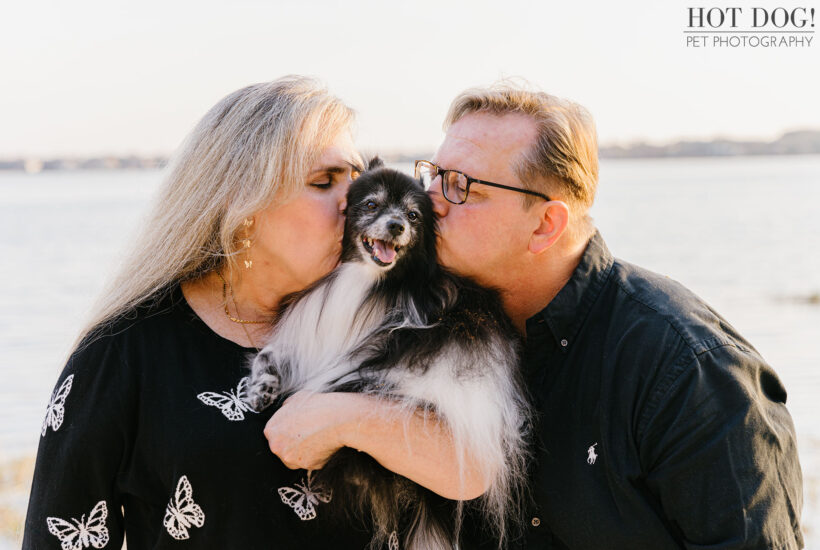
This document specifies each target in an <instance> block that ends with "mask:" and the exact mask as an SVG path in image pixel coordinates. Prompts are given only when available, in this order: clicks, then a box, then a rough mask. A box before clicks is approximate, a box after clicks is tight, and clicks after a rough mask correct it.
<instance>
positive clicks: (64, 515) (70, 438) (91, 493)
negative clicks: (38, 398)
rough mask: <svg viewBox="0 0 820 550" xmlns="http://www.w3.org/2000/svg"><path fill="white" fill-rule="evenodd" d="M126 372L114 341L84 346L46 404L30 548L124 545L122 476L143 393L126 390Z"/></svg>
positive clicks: (28, 529) (27, 539)
mask: <svg viewBox="0 0 820 550" xmlns="http://www.w3.org/2000/svg"><path fill="white" fill-rule="evenodd" d="M126 370H127V364H126V363H125V361H123V359H122V356H121V354H120V352H119V349H118V347H117V345H116V344H115V341H114V338H113V337H105V336H103V337H100V338H99V339H97V340H95V341H92V342H91V343H89V344H81V345H80V347H79V348H78V351H76V352H75V353H74V354H73V355H72V356H71V358H70V359H69V360H68V363H67V365H66V367H65V368H64V369H63V372H62V374H61V375H60V377H59V379H58V381H57V385H56V386H55V389H54V393H53V394H52V396H51V398H50V400H49V402H48V405H47V411H46V417H45V420H44V423H43V429H42V432H41V438H40V446H39V449H38V452H37V462H36V464H35V469H34V480H33V482H32V487H31V495H30V498H29V505H28V513H27V515H26V522H25V533H24V538H23V549H24V550H34V549H37V550H43V549H48V548H55V549H56V548H61V547H62V548H74V547H77V548H80V547H85V545H87V544H90V545H91V547H93V548H107V549H111V548H121V547H122V542H123V516H122V499H121V496H120V494H119V492H118V490H117V477H118V474H120V473H121V471H122V468H123V465H124V463H125V460H124V457H126V456H127V453H128V452H129V451H128V448H129V446H130V445H131V442H132V441H133V437H132V433H131V428H130V427H129V426H131V425H132V422H131V413H130V411H131V410H133V398H130V397H129V394H130V395H133V393H134V391H135V390H136V389H135V388H133V387H132V388H131V389H130V391H126V387H127V384H126V383H125V380H126ZM83 536H87V537H88V539H87V540H86V541H84V542H83V541H81V537H83ZM72 544H73V545H72Z"/></svg>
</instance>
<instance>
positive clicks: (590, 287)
mask: <svg viewBox="0 0 820 550" xmlns="http://www.w3.org/2000/svg"><path fill="white" fill-rule="evenodd" d="M613 263H614V259H613V257H612V254H611V253H610V252H609V248H607V246H606V243H605V242H604V238H603V237H602V236H601V233H600V232H599V231H597V230H596V231H595V234H594V235H593V236H592V238H591V239H590V240H589V243H588V244H587V247H586V249H585V250H584V254H583V255H582V256H581V261H580V263H579V264H578V266H577V267H576V268H575V271H574V272H573V273H572V276H571V277H570V279H569V281H567V284H565V285H564V286H563V288H561V290H560V291H559V292H558V294H557V295H556V296H555V298H553V299H552V301H551V302H550V303H549V304H548V305H547V307H545V308H544V309H542V310H541V311H540V312H538V313H536V314H535V315H533V316H532V317H530V318H529V319H527V336H531V335H535V334H537V333H538V332H540V330H539V328H540V327H539V325H540V326H543V325H544V324H545V323H546V325H547V327H549V331H550V332H551V333H552V336H553V338H555V343H556V344H557V346H558V349H560V350H561V351H562V352H563V353H566V352H567V350H568V349H569V347H570V346H572V344H573V342H574V341H575V337H576V335H577V334H578V330H579V329H580V327H581V324H582V323H583V322H584V320H585V319H586V317H587V315H588V314H589V310H590V308H591V307H592V304H593V303H594V302H595V299H596V298H597V297H598V295H599V294H600V293H601V289H602V288H603V286H604V283H605V282H606V280H607V279H608V278H609V274H610V272H611V271H612V265H613ZM531 331H532V332H531Z"/></svg>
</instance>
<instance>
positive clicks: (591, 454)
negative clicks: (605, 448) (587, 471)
mask: <svg viewBox="0 0 820 550" xmlns="http://www.w3.org/2000/svg"><path fill="white" fill-rule="evenodd" d="M596 445H597V443H593V444H592V445H591V446H590V448H589V449H587V464H590V465H592V464H595V460H596V459H597V458H598V455H596V454H595V446H596Z"/></svg>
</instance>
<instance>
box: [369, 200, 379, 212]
mask: <svg viewBox="0 0 820 550" xmlns="http://www.w3.org/2000/svg"><path fill="white" fill-rule="evenodd" d="M376 206H378V205H377V204H376V203H375V201H367V208H369V209H370V210H375V209H376Z"/></svg>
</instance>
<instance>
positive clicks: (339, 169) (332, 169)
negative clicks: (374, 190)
mask: <svg viewBox="0 0 820 550" xmlns="http://www.w3.org/2000/svg"><path fill="white" fill-rule="evenodd" d="M351 168H352V169H353V170H356V171H357V172H361V171H362V170H363V168H362V167H361V166H358V165H356V164H354V163H352V162H346V163H344V165H338V164H336V165H332V166H323V167H321V168H317V169H316V170H313V171H311V173H310V175H314V174H331V175H335V174H345V173H347V171H348V170H350V169H351Z"/></svg>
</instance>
